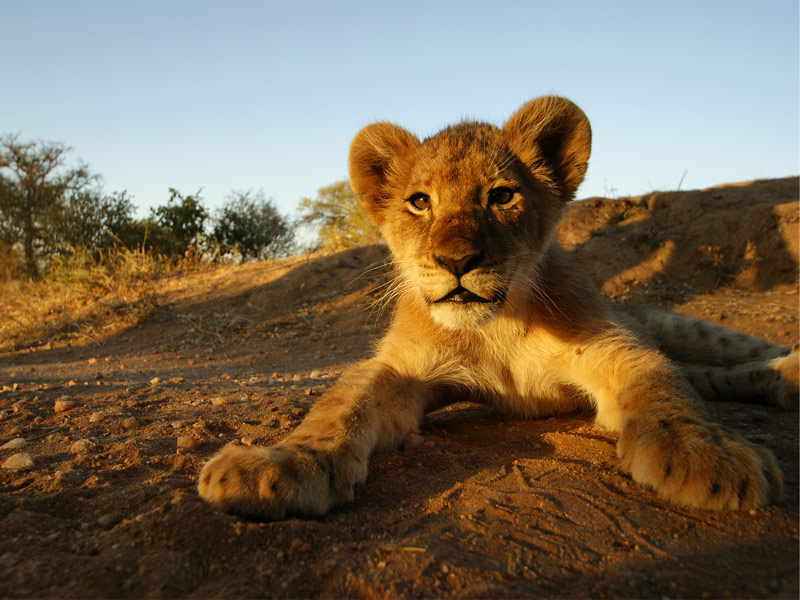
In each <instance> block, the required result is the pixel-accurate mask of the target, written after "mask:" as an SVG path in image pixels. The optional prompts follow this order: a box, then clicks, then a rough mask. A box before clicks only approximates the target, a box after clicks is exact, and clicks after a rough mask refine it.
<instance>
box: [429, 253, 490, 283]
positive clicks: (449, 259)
mask: <svg viewBox="0 0 800 600" xmlns="http://www.w3.org/2000/svg"><path fill="white" fill-rule="evenodd" d="M483 257H484V256H483V252H471V253H470V254H465V255H464V256H457V257H456V256H445V255H443V254H436V255H434V257H433V258H434V260H436V262H437V263H439V264H440V265H442V266H443V267H444V268H445V269H447V270H448V271H450V272H451V273H452V274H453V275H455V276H456V277H461V276H462V275H464V274H466V273H469V272H470V271H472V270H473V269H476V268H478V267H479V266H480V265H481V263H482V262H483Z"/></svg>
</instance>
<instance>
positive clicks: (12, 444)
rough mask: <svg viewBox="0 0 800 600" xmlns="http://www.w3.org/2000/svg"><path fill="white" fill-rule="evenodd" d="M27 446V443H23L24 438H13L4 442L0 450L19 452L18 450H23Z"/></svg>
mask: <svg viewBox="0 0 800 600" xmlns="http://www.w3.org/2000/svg"><path fill="white" fill-rule="evenodd" d="M27 445H28V442H26V441H25V438H21V437H18V438H14V439H13V440H11V441H9V442H6V443H5V444H3V445H2V446H0V448H3V449H5V450H19V449H20V448H24V447H25V446H27Z"/></svg>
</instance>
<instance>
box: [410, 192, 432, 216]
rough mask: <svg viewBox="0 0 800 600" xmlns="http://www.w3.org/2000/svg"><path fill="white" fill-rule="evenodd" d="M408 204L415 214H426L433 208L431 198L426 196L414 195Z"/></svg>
mask: <svg viewBox="0 0 800 600" xmlns="http://www.w3.org/2000/svg"><path fill="white" fill-rule="evenodd" d="M406 202H408V205H409V206H410V207H411V210H412V211H413V212H415V213H422V212H425V211H426V210H428V209H429V208H430V207H431V198H430V196H427V195H425V194H414V195H413V196H410V197H409V199H408V200H406Z"/></svg>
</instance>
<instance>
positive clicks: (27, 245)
mask: <svg viewBox="0 0 800 600" xmlns="http://www.w3.org/2000/svg"><path fill="white" fill-rule="evenodd" d="M70 150H71V148H69V147H67V146H65V145H64V144H62V143H61V142H49V141H43V140H39V141H33V142H20V141H19V139H18V136H16V135H10V134H7V135H4V136H2V137H0V218H1V219H2V224H0V235H2V237H3V241H4V242H5V243H6V244H8V245H10V246H11V245H16V244H19V245H21V247H22V254H23V258H24V261H25V267H26V269H27V271H28V273H29V274H30V275H31V276H33V277H38V276H39V265H38V262H37V259H38V256H39V253H40V252H41V250H42V248H44V247H46V246H47V245H48V242H51V241H52V235H53V232H54V230H55V228H54V223H55V222H57V220H58V214H59V213H61V212H63V205H64V203H65V202H66V199H67V197H68V195H69V194H70V193H78V192H80V191H81V190H84V189H86V188H88V187H89V186H90V185H91V184H92V183H93V182H94V181H96V179H97V178H96V177H95V176H93V175H91V174H90V173H89V170H88V167H87V166H86V165H85V164H82V163H81V164H79V165H78V166H77V167H74V168H66V167H65V164H66V157H67V154H68V153H69V152H70Z"/></svg>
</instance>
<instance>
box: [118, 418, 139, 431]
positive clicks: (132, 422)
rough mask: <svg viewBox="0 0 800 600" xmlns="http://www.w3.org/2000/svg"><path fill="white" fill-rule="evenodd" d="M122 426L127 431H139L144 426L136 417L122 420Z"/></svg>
mask: <svg viewBox="0 0 800 600" xmlns="http://www.w3.org/2000/svg"><path fill="white" fill-rule="evenodd" d="M122 426H123V427H124V428H125V429H138V428H139V427H141V426H142V422H141V421H140V420H139V419H137V418H136V417H128V418H127V419H123V420H122Z"/></svg>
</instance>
